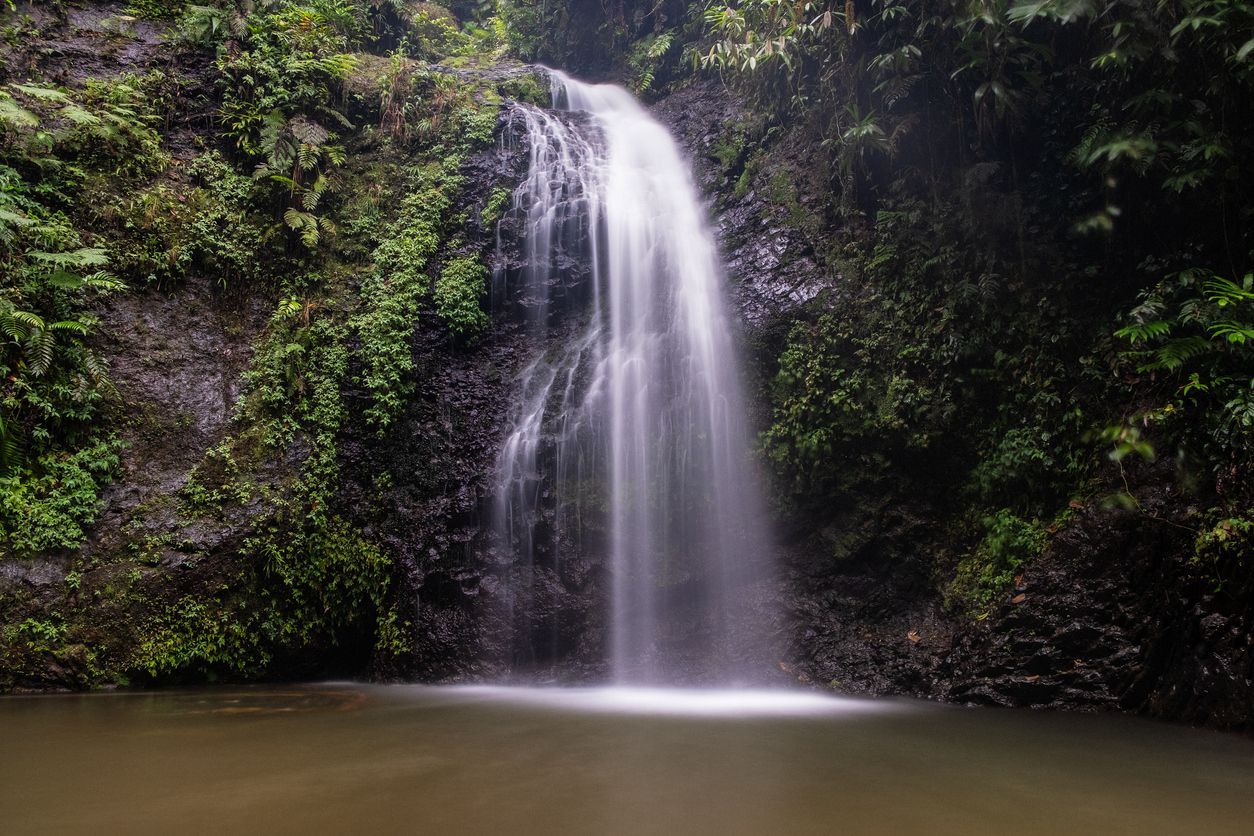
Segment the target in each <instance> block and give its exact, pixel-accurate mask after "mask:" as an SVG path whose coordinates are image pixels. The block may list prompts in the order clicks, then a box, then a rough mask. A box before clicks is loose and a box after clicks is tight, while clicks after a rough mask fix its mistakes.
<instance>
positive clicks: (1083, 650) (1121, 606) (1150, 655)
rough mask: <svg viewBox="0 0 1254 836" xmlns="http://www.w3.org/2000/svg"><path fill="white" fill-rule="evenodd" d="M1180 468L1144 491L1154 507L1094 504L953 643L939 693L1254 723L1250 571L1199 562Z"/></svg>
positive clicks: (1244, 725) (1231, 724) (1245, 725)
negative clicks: (1218, 572)
mask: <svg viewBox="0 0 1254 836" xmlns="http://www.w3.org/2000/svg"><path fill="white" fill-rule="evenodd" d="M1170 476H1171V474H1170V472H1169V470H1168V472H1162V471H1161V470H1160V471H1157V472H1155V473H1153V474H1152V475H1151V476H1150V477H1149V478H1153V479H1155V480H1157V481H1153V482H1148V483H1144V484H1142V485H1141V486H1140V487H1139V490H1138V497H1140V498H1141V499H1142V502H1143V510H1144V513H1137V512H1132V511H1124V510H1117V511H1112V510H1104V509H1102V508H1100V507H1090V508H1086V509H1084V510H1083V511H1082V512H1081V513H1080V514H1079V517H1078V519H1077V520H1075V521H1074V522H1073V523H1072V524H1071V525H1070V526H1069V527H1068V528H1067V529H1066V530H1064V531H1063V532H1061V533H1060V534H1059V535H1058V536H1057V537H1056V538H1055V539H1054V540H1053V541H1052V543H1051V544H1050V547H1049V548H1048V549H1047V551H1046V552H1045V554H1044V555H1042V556H1041V557H1040V558H1038V559H1037V560H1035V561H1034V562H1033V563H1032V564H1031V565H1030V566H1029V567H1028V569H1027V571H1025V572H1024V573H1023V576H1022V578H1021V581H1020V583H1018V584H1017V585H1016V588H1015V589H1014V590H1012V591H1011V592H1010V593H1008V595H1007V596H1006V600H1005V601H1003V603H1002V604H1001V606H1000V607H999V608H998V609H997V610H996V611H995V612H994V613H993V614H992V615H991V616H990V618H988V619H987V620H986V621H985V622H984V623H983V624H981V625H979V626H978V627H977V628H974V629H971V630H969V631H967V632H966V633H965V634H964V635H962V636H961V637H960V638H959V640H958V641H957V642H956V643H955V644H954V647H953V649H952V652H951V653H950V654H949V656H948V658H947V659H946V660H945V663H944V665H943V667H942V669H941V671H940V675H939V676H938V678H937V691H938V695H939V696H943V697H945V698H947V699H953V700H958V701H963V702H976V703H981V704H993V705H1030V706H1037V707H1051V708H1070V709H1092V708H1099V709H1100V708H1112V709H1113V708H1118V709H1124V710H1129V711H1137V712H1141V713H1147V714H1152V715H1155V716H1160V717H1166V718H1171V719H1179V720H1186V721H1188V722H1193V723H1200V724H1207V725H1213V726H1219V727H1224V728H1234V729H1249V728H1250V727H1251V723H1252V722H1254V653H1252V651H1254V632H1252V629H1254V604H1251V601H1252V596H1251V592H1252V591H1254V585H1252V584H1251V573H1250V572H1249V570H1248V568H1246V569H1245V570H1244V572H1243V574H1242V573H1241V567H1236V568H1237V570H1238V573H1239V574H1237V575H1235V576H1232V575H1230V576H1228V577H1226V578H1219V577H1217V576H1212V575H1211V574H1210V571H1209V570H1208V569H1207V568H1205V567H1200V566H1198V565H1196V564H1195V563H1194V562H1192V561H1191V560H1190V558H1191V555H1192V547H1193V539H1194V534H1193V532H1192V531H1191V530H1190V527H1189V526H1188V522H1189V519H1188V517H1187V515H1186V514H1185V513H1182V509H1185V508H1187V499H1186V498H1185V497H1182V496H1180V495H1179V493H1178V492H1177V490H1176V489H1175V488H1174V486H1173V485H1172V480H1171V478H1170Z"/></svg>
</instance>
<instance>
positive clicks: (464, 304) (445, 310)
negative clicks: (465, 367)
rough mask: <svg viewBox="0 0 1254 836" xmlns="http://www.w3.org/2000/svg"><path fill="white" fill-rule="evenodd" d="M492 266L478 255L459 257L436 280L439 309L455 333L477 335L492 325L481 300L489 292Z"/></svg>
mask: <svg viewBox="0 0 1254 836" xmlns="http://www.w3.org/2000/svg"><path fill="white" fill-rule="evenodd" d="M487 280H488V268H486V267H484V266H483V264H482V263H481V262H480V261H479V259H478V258H477V257H476V256H463V257H460V258H455V259H453V260H452V261H450V262H449V263H448V264H446V265H444V269H443V270H442V271H440V277H439V278H438V279H436V283H435V296H434V301H435V312H436V313H437V314H439V315H440V316H441V317H442V318H443V319H444V321H445V323H447V324H448V327H449V331H451V332H452V333H453V336H455V337H473V336H475V335H476V334H478V333H479V332H481V331H483V330H484V329H485V328H487V327H488V315H487V314H486V313H484V311H483V308H482V306H481V304H480V302H481V300H482V299H483V297H484V296H485V295H486V294H487V292H488V281H487Z"/></svg>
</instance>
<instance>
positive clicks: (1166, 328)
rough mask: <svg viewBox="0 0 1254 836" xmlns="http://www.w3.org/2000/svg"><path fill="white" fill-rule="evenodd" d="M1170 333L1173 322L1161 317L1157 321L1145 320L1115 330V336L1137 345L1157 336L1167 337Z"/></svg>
mask: <svg viewBox="0 0 1254 836" xmlns="http://www.w3.org/2000/svg"><path fill="white" fill-rule="evenodd" d="M1170 333H1171V323H1170V322H1165V321H1163V320H1161V319H1160V320H1157V321H1155V322H1145V323H1140V324H1137V325H1129V326H1128V327H1127V328H1120V329H1119V330H1118V331H1116V332H1115V336H1116V337H1119V338H1120V339H1125V340H1127V341H1128V342H1130V343H1132V344H1133V345H1136V344H1137V343H1140V342H1149V341H1150V340H1152V339H1155V338H1156V337H1165V336H1167V335H1168V334H1170Z"/></svg>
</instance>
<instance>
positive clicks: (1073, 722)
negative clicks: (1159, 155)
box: [0, 684, 1254, 834]
mask: <svg viewBox="0 0 1254 836" xmlns="http://www.w3.org/2000/svg"><path fill="white" fill-rule="evenodd" d="M80 832H81V833H87V832H91V833H208V832H228V833H310V832H320V833H321V832H341V833H342V832H383V833H420V832H421V833H431V834H435V833H441V834H442V833H535V834H559V833H578V834H600V833H656V834H680V833H682V834H687V833H699V834H704V833H710V834H714V833H717V834H729V833H731V834H740V833H754V834H758V833H761V834H787V833H816V834H817V833H823V834H837V833H839V834H861V833H884V834H913V833H919V834H949V833H954V834H957V833H961V834H980V833H990V834H1002V833H1016V834H1036V833H1068V834H1070V833H1101V834H1108V833H1109V834H1114V833H1129V834H1133V833H1135V834H1151V833H1173V834H1176V833H1179V834H1185V833H1188V834H1227V833H1231V834H1238V833H1240V834H1250V833H1254V742H1251V741H1250V740H1248V739H1245V738H1241V737H1235V736H1228V735H1220V734H1215V733H1209V732H1201V731H1194V730H1190V729H1185V728H1180V727H1175V726H1170V725H1164V724H1156V723H1151V722H1147V721H1141V720H1136V719H1131V718H1126V717H1118V716H1098V717H1092V716H1068V715H1057V714H1037V713H1027V712H1010V711H995V710H967V709H958V708H946V707H939V706H933V705H926V704H916V703H903V702H855V701H844V700H836V699H827V698H819V697H815V696H810V695H791V696H788V695H786V696H783V697H776V696H770V695H752V694H751V695H734V694H733V695H727V694H722V695H719V694H706V695H701V694H693V693H691V692H687V693H684V692H640V691H635V692H631V691H564V692H552V691H527V690H521V689H447V688H427V687H418V686H390V687H389V686H366V685H356V684H332V685H315V686H295V687H282V688H280V687H269V688H256V689H223V690H204V691H177V692H159V693H140V694H100V695H90V696H73V697H30V698H22V697H15V698H6V699H0V833H4V834H24V833H80Z"/></svg>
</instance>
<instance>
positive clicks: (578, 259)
mask: <svg viewBox="0 0 1254 836" xmlns="http://www.w3.org/2000/svg"><path fill="white" fill-rule="evenodd" d="M551 78H552V82H553V98H554V105H555V107H556V108H558V109H561V110H564V111H565V112H564V113H553V112H548V111H544V110H541V109H539V108H534V107H530V106H526V105H523V106H520V113H521V118H522V120H523V121H524V127H525V130H526V134H527V136H528V141H529V144H530V164H529V168H528V173H527V176H526V179H525V180H524V182H523V183H522V184H521V185H520V186H519V188H518V190H517V191H516V193H515V196H514V208H513V210H512V211H513V214H514V217H515V220H516V222H517V224H518V229H519V235H520V236H521V239H522V240H521V244H522V264H523V267H522V270H521V275H519V276H518V277H517V283H518V285H519V287H518V288H517V293H516V296H517V297H519V298H520V299H521V305H522V306H523V307H524V309H525V310H526V311H527V315H526V318H527V321H528V323H529V327H530V328H531V329H532V330H533V333H534V334H535V335H536V336H537V337H539V338H543V337H544V336H545V335H548V336H549V337H550V342H551V343H552V342H553V340H552V339H551V338H552V336H553V335H552V329H554V328H557V327H559V325H558V324H557V323H558V321H559V318H557V317H556V316H555V309H559V308H560V309H563V310H565V311H569V310H570V309H571V308H572V307H573V306H577V305H582V306H584V308H585V309H586V310H587V311H588V317H587V323H586V326H585V327H584V328H583V330H582V331H581V332H578V331H577V332H575V333H574V334H571V335H565V336H563V337H562V338H561V339H559V340H558V342H559V343H560V344H559V345H558V346H556V347H555V348H553V349H552V350H550V351H548V352H546V353H545V354H544V355H542V356H540V357H538V358H537V359H536V360H535V361H534V362H532V363H531V364H530V365H529V366H528V367H527V368H526V369H525V371H524V372H523V374H522V375H521V379H520V381H519V391H520V395H519V399H518V401H517V404H516V409H515V413H514V415H513V424H512V427H513V428H512V432H511V433H510V434H509V436H508V438H507V439H506V442H505V444H504V445H503V447H502V449H501V452H500V456H499V464H498V482H497V483H498V490H497V500H496V516H497V520H498V528H499V529H500V533H501V536H502V538H503V540H504V541H505V543H506V544H507V545H508V547H509V548H512V549H514V550H516V552H517V554H518V555H519V557H520V558H521V562H522V563H524V564H526V565H532V564H535V563H537V562H547V563H548V564H550V565H551V564H556V563H558V562H560V560H561V559H562V557H561V555H562V554H563V553H564V552H565V551H569V550H571V549H574V550H575V551H579V550H580V549H584V547H585V546H584V544H581V543H580V538H581V537H583V536H584V535H585V533H586V532H588V531H592V532H594V535H595V539H597V542H596V543H593V544H589V545H587V550H593V551H595V550H597V549H600V551H601V552H602V553H603V554H604V555H605V557H606V559H607V562H608V569H609V578H610V595H609V606H610V613H609V618H608V623H607V628H608V647H607V656H608V660H609V662H610V666H611V670H612V674H613V677H614V679H615V681H618V682H628V681H629V682H648V681H659V680H663V681H665V680H675V679H677V678H681V677H690V676H691V674H690V671H691V669H692V666H693V660H698V661H699V663H700V665H701V667H703V668H704V670H703V672H702V673H701V674H700V676H701V677H703V678H705V679H707V680H709V679H722V680H728V679H734V678H737V677H739V676H740V675H742V674H743V673H745V671H744V670H743V668H744V667H745V665H744V663H743V660H744V659H745V658H747V657H750V656H752V655H753V652H752V648H754V647H760V646H761V644H762V642H761V632H762V630H761V625H760V624H758V623H756V621H755V619H754V618H753V617H752V614H751V609H752V608H751V606H750V598H751V596H750V594H749V593H748V587H749V584H750V582H751V580H752V579H753V578H754V576H755V566H757V565H758V564H759V563H760V561H761V557H762V554H763V546H764V539H765V538H764V537H763V536H762V533H761V531H762V529H761V520H762V516H761V514H760V510H759V509H760V504H761V503H760V500H759V498H758V492H757V489H756V479H755V476H754V473H753V472H752V468H751V466H750V463H749V437H748V432H747V428H746V419H745V409H744V404H743V398H742V394H741V388H740V383H739V380H738V372H737V367H736V361H735V352H734V350H733V345H732V340H731V337H730V333H729V325H728V320H727V314H726V312H725V309H724V303H723V300H722V298H721V286H722V274H721V270H720V265H719V261H718V257H717V255H716V250H715V247H714V243H713V239H712V236H711V234H710V231H709V229H708V228H707V225H706V223H705V217H704V212H703V209H702V206H701V203H700V200H699V196H698V193H697V190H696V188H695V186H694V184H693V182H692V179H691V177H690V175H689V172H688V169H687V167H686V165H685V163H684V160H683V158H682V156H681V154H680V151H679V149H678V147H677V145H676V143H675V141H674V140H673V139H672V138H671V136H670V135H669V133H668V132H667V131H666V129H665V128H664V127H663V126H662V125H661V124H659V123H658V122H657V121H656V120H654V119H653V118H652V116H651V115H650V114H649V113H648V112H647V111H646V110H645V109H644V108H643V107H642V106H641V105H640V104H639V103H637V101H636V100H635V99H634V98H633V97H632V96H631V95H630V94H629V93H628V92H627V91H626V90H623V89H621V88H619V87H614V86H610V85H591V84H585V83H582V82H578V81H575V80H573V79H571V78H569V77H567V76H565V75H563V74H561V73H558V72H551ZM577 265H582V266H583V272H582V273H581V272H580V269H579V268H578V266H577ZM572 277H574V278H572ZM499 283H500V282H499V281H498V285H499ZM594 518H595V520H596V521H595V522H590V521H589V520H590V519H594ZM519 599H520V600H523V601H524V602H525V601H526V599H527V596H526V595H525V594H524V595H520V596H519Z"/></svg>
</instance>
